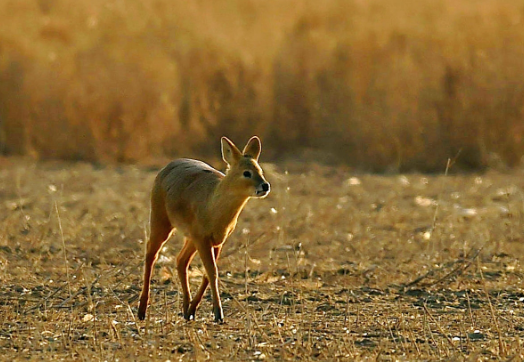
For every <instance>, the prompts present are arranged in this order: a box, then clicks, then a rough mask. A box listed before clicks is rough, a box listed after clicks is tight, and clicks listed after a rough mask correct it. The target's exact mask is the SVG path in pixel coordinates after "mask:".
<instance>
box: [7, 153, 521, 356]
mask: <svg viewBox="0 0 524 362" xmlns="http://www.w3.org/2000/svg"><path fill="white" fill-rule="evenodd" d="M0 162H1V166H2V167H1V168H0V205H1V206H2V207H1V208H0V315H2V317H3V318H2V319H1V320H0V323H1V326H0V348H1V350H2V358H4V359H6V360H12V361H21V360H73V359H75V360H108V361H116V360H136V361H146V360H147V361H149V360H152V359H153V360H154V359H157V360H162V361H166V360H172V361H173V360H181V361H193V360H207V359H212V360H227V361H246V360H267V361H273V360H290V359H299V360H347V359H364V358H366V359H370V358H372V359H377V360H391V359H407V360H441V359H463V358H471V359H522V358H523V357H524V356H523V352H522V350H521V347H520V344H521V341H520V338H521V336H522V325H523V323H524V304H523V298H524V291H523V290H522V283H523V275H524V270H523V267H522V263H521V262H520V258H521V256H522V255H523V252H524V250H523V248H524V246H523V245H524V244H523V242H522V241H523V240H522V227H523V225H524V223H523V221H524V220H523V218H524V212H523V206H522V205H523V203H524V194H523V190H524V181H523V180H524V177H523V171H522V170H515V171H513V172H511V173H504V174H503V173H499V172H494V171H492V172H488V173H486V174H483V175H448V176H443V175H442V176H426V175H420V174H410V175H398V176H376V175H367V174H357V175H355V174H350V173H348V171H347V170H344V169H339V168H331V167H321V166H315V165H312V166H310V167H308V168H300V167H298V166H295V167H294V168H293V169H292V172H286V171H285V169H283V168H282V167H279V166H276V165H272V164H266V165H264V169H265V170H267V171H268V172H267V177H268V180H269V181H270V182H271V183H272V186H273V190H272V193H271V195H270V196H269V197H268V198H266V199H264V200H257V202H254V201H252V202H250V203H249V204H248V206H247V207H246V209H245V210H244V212H243V213H242V215H241V218H240V220H239V224H238V227H237V230H236V231H235V233H234V234H233V235H232V236H231V238H230V239H229V240H228V242H227V244H226V246H225V248H224V253H223V258H221V260H220V268H219V269H220V272H221V281H222V291H223V293H222V301H223V303H224V312H225V317H226V324H224V325H217V324H214V323H213V322H212V315H211V300H210V298H209V296H206V298H205V299H204V301H203V303H202V306H201V308H200V309H199V310H198V312H197V320H196V321H193V322H186V321H184V320H183V318H182V317H181V316H180V313H179V311H180V303H181V301H180V296H179V295H180V294H179V283H178V281H177V277H176V274H174V273H175V270H176V269H175V268H174V267H175V262H174V257H175V256H176V253H177V252H178V250H179V248H180V246H181V244H180V240H179V238H177V237H176V236H175V237H174V239H173V240H171V241H170V242H169V243H168V244H166V248H165V249H164V251H163V252H162V255H161V257H160V260H159V262H158V264H157V267H156V269H155V273H154V282H153V285H152V306H151V308H150V310H149V314H148V318H147V319H146V321H144V322H139V321H138V320H136V309H137V305H138V295H139V292H140V285H141V278H142V262H143V260H142V259H143V246H144V240H145V239H146V237H147V232H148V226H147V218H148V213H149V206H148V194H149V190H150V187H151V184H152V180H153V178H154V176H155V175H156V171H151V170H146V169H143V168H138V167H134V166H118V167H110V168H107V167H102V168H101V167H95V166H93V165H90V164H86V163H58V162H53V163H50V162H46V163H37V164H35V163H32V162H29V161H26V160H23V159H17V158H8V159H0ZM290 170H291V168H290ZM437 203H438V204H439V207H438V212H437V214H436V219H435V220H436V222H435V223H434V222H433V220H434V216H435V210H436V206H437V205H436V204H437ZM55 205H56V206H55ZM62 237H63V240H62ZM64 247H65V249H64ZM64 257H65V260H64ZM201 274H202V267H201V265H200V264H199V261H198V260H197V261H196V263H194V264H193V267H192V268H191V270H190V280H191V285H192V286H193V289H194V288H196V287H197V285H198V284H199V282H200V277H201Z"/></svg>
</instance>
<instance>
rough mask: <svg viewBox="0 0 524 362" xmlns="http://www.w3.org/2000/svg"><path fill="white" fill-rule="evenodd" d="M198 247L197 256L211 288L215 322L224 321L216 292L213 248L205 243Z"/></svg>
mask: <svg viewBox="0 0 524 362" xmlns="http://www.w3.org/2000/svg"><path fill="white" fill-rule="evenodd" d="M197 246H198V254H199V255H200V259H202V263H203V264H204V268H205V269H206V274H207V279H208V281H209V286H210V287H211V295H212V297H213V314H214V315H215V322H223V321H224V312H223V311H222V302H221V301H220V294H219V292H218V269H217V264H216V259H215V252H214V248H213V247H212V246H211V243H206V242H205V241H204V242H203V243H201V244H199V245H197Z"/></svg>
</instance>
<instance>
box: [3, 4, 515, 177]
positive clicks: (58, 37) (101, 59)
mask: <svg viewBox="0 0 524 362" xmlns="http://www.w3.org/2000/svg"><path fill="white" fill-rule="evenodd" d="M523 14H524V11H523V6H522V3H521V2H520V1H516V0H510V1H498V0H481V1H472V0H467V1H460V2H456V1H453V0H437V1H434V0H422V1H399V2H385V1H379V0H370V1H357V0H354V1H341V0H328V1H322V2H319V1H271V2H263V1H254V0H247V1H246V0H227V1H220V2H215V1H191V2H185V1H171V0H169V1H168V0H155V1H149V2H147V3H137V2H133V1H128V0H121V1H120V0H119V1H117V0H114V1H101V0H93V1H77V2H75V6H74V7H71V4H70V2H69V1H65V0H54V1H36V0H35V1H22V2H21V1H18V0H4V1H2V2H1V3H0V34H1V35H0V54H1V56H0V147H1V149H2V151H3V152H4V153H13V154H28V155H32V156H33V157H36V158H66V159H81V160H91V161H94V160H97V161H104V162H107V161H126V162H130V161H140V162H147V163H149V162H152V161H154V160H155V159H161V158H163V157H165V156H169V157H171V156H173V155H176V156H179V155H195V154H198V155H207V156H210V155H214V154H215V153H214V149H215V143H214V140H215V139H217V137H218V136H221V135H224V134H226V135H228V136H230V137H231V138H232V139H234V140H238V141H240V140H241V139H242V138H243V139H247V138H248V137H249V136H251V135H252V134H255V133H256V134H259V135H261V136H262V137H263V139H264V140H265V144H266V145H268V146H271V147H270V148H269V149H271V150H272V151H271V154H270V156H271V157H272V159H277V158H283V157H285V158H293V159H296V158H302V159H314V160H322V161H324V162H329V163H346V164H349V165H351V166H356V167H360V168H364V169H368V170H380V171H383V170H408V169H409V170H412V169H419V170H426V171H440V170H442V168H443V167H444V165H445V161H446V159H447V158H448V157H455V156H456V155H457V154H459V153H460V155H459V157H458V160H457V165H456V167H458V166H461V167H464V168H482V167H485V166H489V165H491V164H493V162H494V160H499V161H500V162H499V163H502V164H508V165H516V164H518V163H519V162H520V158H521V156H522V154H523V150H524V146H523V145H524V142H522V140H523V139H522V137H523V134H524V119H523V115H522V104H523V103H524V75H523V72H522V59H523V58H524V48H523V47H522V44H523V43H524V21H523V19H522V18H523V16H524V15H523ZM268 155H269V154H268Z"/></svg>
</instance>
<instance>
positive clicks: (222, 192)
mask: <svg viewBox="0 0 524 362" xmlns="http://www.w3.org/2000/svg"><path fill="white" fill-rule="evenodd" d="M248 199H249V197H248V196H245V195H242V194H239V193H235V192H234V188H233V187H232V185H231V180H229V178H228V177H227V176H226V177H224V178H223V179H222V180H221V181H220V183H219V184H218V185H217V187H216V189H215V192H214V195H213V201H212V203H211V208H210V210H209V212H210V215H209V216H210V218H211V220H212V224H213V229H214V230H215V231H216V232H217V233H218V234H220V235H221V234H224V236H225V237H227V235H229V234H230V233H231V232H232V231H233V229H234V228H235V226H236V223H237V219H238V216H239V215H240V212H241V211H242V209H243V208H244V206H245V205H246V203H247V201H248Z"/></svg>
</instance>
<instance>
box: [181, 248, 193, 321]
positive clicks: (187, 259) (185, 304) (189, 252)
mask: <svg viewBox="0 0 524 362" xmlns="http://www.w3.org/2000/svg"><path fill="white" fill-rule="evenodd" d="M195 253H196V249H195V245H194V244H193V243H192V241H191V240H190V239H188V238H186V239H185V240H184V246H183V247H182V250H180V253H178V256H177V258H176V268H177V271H178V278H179V279H180V284H181V286H182V314H183V315H184V318H185V319H187V320H189V319H190V317H191V316H190V315H189V314H188V309H189V301H190V300H191V291H190V289H189V280H188V277H187V269H188V268H189V264H190V263H191V260H193V257H194V256H195Z"/></svg>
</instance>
